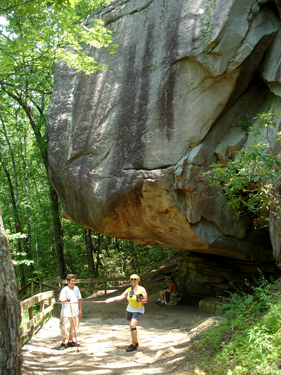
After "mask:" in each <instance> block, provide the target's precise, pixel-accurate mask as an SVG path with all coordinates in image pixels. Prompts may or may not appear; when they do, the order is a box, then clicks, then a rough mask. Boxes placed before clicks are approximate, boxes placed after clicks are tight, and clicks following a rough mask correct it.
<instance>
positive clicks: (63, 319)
mask: <svg viewBox="0 0 281 375" xmlns="http://www.w3.org/2000/svg"><path fill="white" fill-rule="evenodd" d="M66 281H67V286H65V287H64V288H63V289H62V290H61V292H60V298H59V301H60V302H68V303H65V304H62V309H61V313H60V331H61V336H62V343H61V346H60V350H65V349H66V348H67V347H72V346H76V345H77V343H76V342H75V341H73V334H75V336H76V334H77V330H78V327H79V318H81V316H82V297H81V293H80V290H79V288H78V287H77V286H75V283H76V276H75V275H73V274H69V275H67V277H66ZM67 336H68V343H67V344H66V338H67Z"/></svg>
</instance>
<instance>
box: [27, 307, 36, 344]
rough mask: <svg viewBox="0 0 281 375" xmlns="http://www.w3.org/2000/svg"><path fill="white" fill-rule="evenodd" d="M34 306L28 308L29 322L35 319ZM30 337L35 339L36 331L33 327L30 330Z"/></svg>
mask: <svg viewBox="0 0 281 375" xmlns="http://www.w3.org/2000/svg"><path fill="white" fill-rule="evenodd" d="M32 308H33V306H30V307H29V308H28V317H29V320H32V319H33V310H32ZM30 335H31V337H34V336H35V330H34V326H32V327H31V328H30Z"/></svg>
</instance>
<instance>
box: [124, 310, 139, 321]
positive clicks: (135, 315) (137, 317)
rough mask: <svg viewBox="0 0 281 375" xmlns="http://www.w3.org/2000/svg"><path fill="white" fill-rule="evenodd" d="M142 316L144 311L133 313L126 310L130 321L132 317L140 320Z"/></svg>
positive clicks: (127, 318)
mask: <svg viewBox="0 0 281 375" xmlns="http://www.w3.org/2000/svg"><path fill="white" fill-rule="evenodd" d="M141 316H142V313H140V312H134V313H132V312H130V311H127V310H126V320H128V321H129V322H130V321H131V320H132V319H135V320H137V321H139V320H140V317H141Z"/></svg>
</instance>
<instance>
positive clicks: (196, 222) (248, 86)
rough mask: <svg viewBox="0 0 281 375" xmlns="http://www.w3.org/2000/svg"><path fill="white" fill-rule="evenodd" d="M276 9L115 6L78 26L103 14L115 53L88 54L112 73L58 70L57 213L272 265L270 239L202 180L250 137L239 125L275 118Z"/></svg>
mask: <svg viewBox="0 0 281 375" xmlns="http://www.w3.org/2000/svg"><path fill="white" fill-rule="evenodd" d="M279 8H280V6H279V2H276V4H275V2H274V1H256V0H247V1H245V0H216V1H215V0H214V1H212V0H120V1H116V2H114V3H113V4H112V5H110V6H108V7H104V8H101V9H99V10H98V11H97V12H96V13H94V14H92V15H91V16H90V17H89V18H88V19H87V21H86V22H85V24H86V25H87V26H88V27H90V25H91V19H93V18H96V17H101V18H102V19H103V20H104V21H105V23H106V24H107V26H108V28H109V29H111V30H112V33H113V37H114V42H115V43H117V44H118V45H119V48H118V52H117V53H116V54H110V53H109V52H107V51H105V50H103V51H95V50H89V51H88V52H89V54H91V55H93V56H95V58H96V59H97V60H98V61H99V62H101V63H105V64H106V65H108V66H109V67H108V68H107V69H105V70H104V71H102V72H99V73H97V74H93V75H84V74H81V73H76V72H75V71H73V70H71V69H68V68H66V67H65V66H64V65H62V64H59V65H58V67H57V69H56V75H55V88H54V92H53V96H52V101H51V104H50V108H49V116H48V124H47V137H48V141H49V146H48V160H49V172H50V179H51V182H52V184H53V186H54V187H55V189H56V191H57V193H58V195H59V197H60V200H61V205H62V215H63V217H65V218H67V219H70V220H73V221H75V222H78V223H80V224H81V225H84V226H85V227H89V228H92V229H93V230H95V231H97V232H100V233H104V234H107V235H110V236H114V237H118V238H126V239H129V240H132V241H135V242H137V243H139V244H153V245H158V246H163V247H169V248H177V249H186V250H190V251H193V252H194V251H195V252H200V253H209V254H216V255H223V256H227V257H230V258H235V259H240V260H249V261H260V262H266V261H269V262H271V261H272V259H273V257H272V248H271V245H270V242H269V241H268V238H269V235H268V232H263V231H261V230H259V229H254V226H253V223H252V220H251V218H250V217H248V216H244V217H238V216H237V215H236V214H235V212H234V211H232V210H231V209H229V210H227V206H226V199H225V197H224V195H223V193H222V191H221V188H220V187H210V186H209V184H208V183H207V182H206V181H205V180H204V179H203V178H202V173H203V172H204V171H206V170H207V169H208V168H209V165H210V164H211V163H213V162H217V161H222V162H223V163H224V162H227V161H228V160H230V159H232V158H233V157H234V155H235V152H236V151H237V150H239V149H241V147H243V146H244V145H245V144H247V142H250V141H251V140H250V139H249V137H248V135H247V133H246V131H245V130H243V129H242V127H241V126H240V125H239V124H240V123H241V119H242V118H247V119H248V121H250V122H251V121H253V118H254V117H255V116H256V115H257V114H258V113H261V112H262V111H266V110H268V109H269V108H273V109H274V110H276V111H281V98H280V96H281V53H280V51H281V49H280V42H281V36H280V35H281V34H280V31H279V30H280V14H279V11H278V9H279ZM279 10H280V9H279ZM279 125H280V124H279ZM272 142H273V143H276V136H275V134H272ZM276 228H277V226H276ZM276 235H277V234H276V233H275V236H276ZM275 243H276V244H277V245H276V246H277V247H278V246H279V245H278V244H279V243H281V241H275ZM276 252H277V253H278V254H279V249H278V248H277V249H275V253H276Z"/></svg>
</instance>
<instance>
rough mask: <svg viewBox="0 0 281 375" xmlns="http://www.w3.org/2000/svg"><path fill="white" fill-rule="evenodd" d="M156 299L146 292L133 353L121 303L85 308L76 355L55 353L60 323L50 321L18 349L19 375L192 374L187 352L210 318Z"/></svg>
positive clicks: (195, 308)
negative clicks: (158, 303) (162, 304)
mask: <svg viewBox="0 0 281 375" xmlns="http://www.w3.org/2000/svg"><path fill="white" fill-rule="evenodd" d="M158 297H159V293H158V292H157V293H153V294H152V292H151V293H148V298H149V300H148V303H147V304H146V307H145V308H146V311H145V314H144V315H143V317H142V318H141V320H140V322H139V325H138V341H139V345H140V346H139V348H138V350H137V351H135V352H132V353H127V352H126V347H127V346H128V345H129V344H130V331H129V326H128V323H127V322H126V320H125V309H126V301H121V302H116V303H111V304H84V305H83V317H82V318H81V319H80V328H79V336H78V341H79V342H80V345H81V346H80V347H79V352H77V349H76V348H68V349H66V350H65V351H60V350H59V345H60V340H61V338H60V333H59V319H57V318H52V319H50V320H49V321H48V322H47V323H46V325H45V326H44V328H42V329H41V330H40V331H39V332H38V333H37V334H36V336H35V338H33V339H32V340H30V341H29V342H28V343H27V344H26V345H25V346H24V347H23V359H24V363H23V375H39V374H40V375H61V374H63V375H68V374H72V375H74V374H75V375H76V374H77V375H80V374H81V375H82V374H83V375H84V374H96V375H143V374H153V375H157V374H168V375H184V374H186V375H191V374H192V375H193V374H194V367H193V368H192V369H190V368H189V367H190V366H188V364H187V361H186V351H187V349H188V346H189V345H190V340H191V338H192V336H193V335H194V334H196V331H198V330H200V329H204V327H205V326H206V325H209V324H212V322H213V321H214V319H215V318H214V317H212V315H213V313H212V312H207V311H199V309H198V303H196V304H195V303H194V302H193V303H190V304H189V305H185V306H182V305H177V306H168V305H166V306H158V305H157V304H156V303H155V301H156V300H157V299H158ZM102 299H104V297H99V300H102ZM92 300H94V299H92ZM87 301H88V299H87ZM203 321H204V323H203V324H201V325H198V323H199V322H203ZM195 327H197V328H195Z"/></svg>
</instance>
